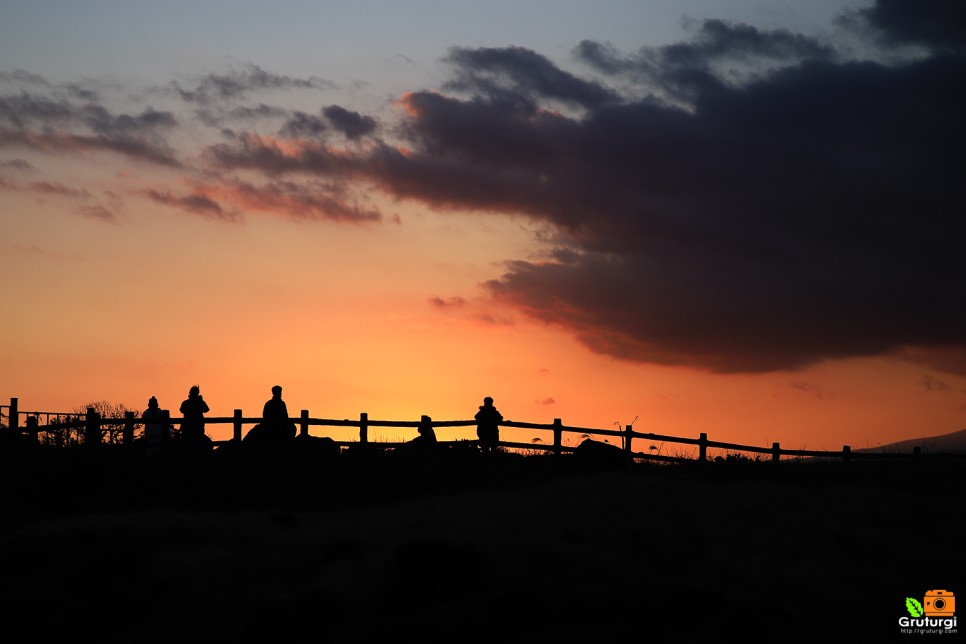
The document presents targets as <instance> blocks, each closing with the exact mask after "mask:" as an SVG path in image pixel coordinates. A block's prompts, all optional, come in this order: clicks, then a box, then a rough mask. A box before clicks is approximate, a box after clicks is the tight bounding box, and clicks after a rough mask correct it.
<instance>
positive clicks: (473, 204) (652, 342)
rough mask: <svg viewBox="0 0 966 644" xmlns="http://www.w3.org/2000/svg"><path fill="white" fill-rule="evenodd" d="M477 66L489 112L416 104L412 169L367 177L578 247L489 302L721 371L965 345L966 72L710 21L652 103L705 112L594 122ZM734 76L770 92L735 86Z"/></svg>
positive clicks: (513, 56)
mask: <svg viewBox="0 0 966 644" xmlns="http://www.w3.org/2000/svg"><path fill="white" fill-rule="evenodd" d="M909 6H915V3H912V4H911V5H909ZM461 51H462V50H458V51H457V52H456V53H454V54H453V55H451V56H450V61H451V62H453V63H454V64H455V65H457V70H456V73H455V78H456V81H455V82H454V83H453V84H452V85H451V86H452V87H454V88H458V89H460V90H465V91H468V92H470V95H469V96H466V97H463V98H457V97H452V96H445V95H441V94H438V93H433V92H417V93H413V94H410V95H409V96H407V97H406V99H405V101H404V104H405V106H406V108H407V110H408V113H409V119H408V122H407V124H406V125H407V129H406V132H407V136H408V137H409V143H410V145H409V146H408V147H409V149H408V151H406V152H405V153H404V152H402V151H399V150H396V149H395V148H391V147H389V146H383V147H381V148H378V149H376V150H374V151H372V152H370V153H369V157H368V158H365V159H359V160H358V165H357V166H356V167H355V168H354V170H353V171H354V172H356V173H363V172H365V173H367V174H366V176H367V177H368V178H369V179H371V180H372V181H375V182H377V183H378V184H379V185H380V186H381V187H382V188H383V189H385V190H387V191H389V192H391V193H393V194H396V195H399V196H404V197H410V198H415V199H419V200H422V201H424V202H426V203H429V204H432V205H435V206H442V207H447V208H465V209H474V210H475V209H484V210H494V211H503V212H513V213H524V214H528V215H530V216H531V217H534V218H537V219H540V220H543V221H545V222H548V223H550V224H552V225H553V226H554V227H555V228H556V229H557V230H558V231H560V233H561V237H560V239H561V250H560V252H558V253H556V254H555V255H554V256H553V257H550V258H548V259H547V260H546V261H539V262H538V261H530V262H522V261H518V262H510V263H508V264H507V269H506V272H505V274H504V275H503V276H502V277H501V278H500V279H497V280H493V281H491V282H489V283H488V284H487V285H486V288H487V290H488V291H489V292H490V293H491V294H492V296H493V297H494V298H496V299H497V300H499V301H502V302H504V303H506V304H508V305H510V306H512V307H514V308H517V309H519V310H521V311H523V312H525V313H527V314H528V315H530V316H532V317H534V318H537V319H540V320H543V321H545V322H548V323H553V324H559V325H561V326H563V327H565V328H567V329H569V330H571V331H572V332H573V333H574V335H575V336H576V337H578V338H579V339H580V340H581V341H582V342H583V343H584V344H585V345H586V346H588V347H589V348H591V349H592V350H594V351H597V352H600V353H604V354H608V355H612V356H615V357H619V358H623V359H628V360H635V361H644V362H652V363H658V364H667V365H687V366H693V367H698V368H701V369H706V370H710V371H715V372H760V371H769V370H784V369H797V368H801V367H804V366H807V365H810V364H813V363H815V362H818V361H821V360H826V359H834V358H847V357H853V356H868V355H879V354H895V353H896V352H900V351H903V350H904V348H906V347H934V346H944V347H945V346H953V347H960V346H963V345H966V327H963V326H962V325H961V324H959V320H961V319H962V318H963V316H964V315H966V297H964V295H966V294H964V292H963V283H964V281H963V277H964V271H963V268H962V262H961V260H960V259H959V258H960V256H961V250H960V240H961V239H963V238H964V235H966V221H964V220H963V218H962V216H961V213H962V212H966V195H964V193H963V191H962V189H961V188H960V184H961V174H962V172H961V170H962V162H961V160H960V153H961V150H962V149H963V147H964V145H966V135H964V130H963V128H962V126H961V120H962V118H961V115H962V114H963V113H966V111H964V110H966V65H964V61H963V58H962V57H960V56H958V55H953V54H949V53H948V52H947V51H946V50H943V51H941V52H939V53H937V54H935V55H933V56H928V57H919V58H917V59H915V60H912V61H907V62H904V63H901V64H884V63H873V62H857V61H846V60H838V59H837V58H836V56H834V55H833V52H832V51H831V50H830V49H828V48H827V47H824V46H822V45H821V44H819V43H817V42H816V41H814V40H811V39H809V38H805V37H799V36H796V35H794V34H791V33H788V32H774V31H772V32H760V31H758V30H755V29H752V28H746V27H741V26H738V27H736V26H734V25H728V24H726V23H719V22H714V21H710V22H707V23H705V24H704V27H703V28H702V30H701V31H700V32H699V33H698V35H697V36H696V39H695V40H694V41H693V42H691V43H684V44H683V45H681V46H679V47H674V46H672V47H668V48H663V49H662V50H660V52H658V53H659V55H656V56H652V57H651V58H650V59H649V60H648V61H647V62H648V63H649V64H650V65H652V67H653V70H654V73H653V74H651V76H650V77H649V78H648V79H647V80H648V82H650V81H651V80H652V79H654V78H659V79H665V80H666V79H672V80H674V81H675V82H676V83H677V87H684V86H685V81H684V80H682V79H690V80H689V81H688V82H687V87H688V95H687V100H688V102H687V104H686V105H679V104H677V103H675V104H672V103H666V102H663V101H662V100H660V99H659V98H656V97H653V96H645V97H644V98H643V99H640V98H633V97H631V96H628V97H627V98H625V99H624V100H622V101H614V100H606V101H605V100H600V101H591V100H583V102H581V103H580V104H581V105H583V106H585V107H586V108H587V111H586V113H585V114H583V115H581V116H579V117H576V116H567V115H564V114H561V113H559V112H556V111H541V110H540V109H538V108H536V107H535V105H534V103H533V101H532V98H533V97H534V95H540V96H544V97H554V98H557V99H562V98H564V97H566V96H576V95H579V94H580V93H579V92H577V91H576V90H574V91H572V92H571V93H570V94H568V93H567V92H565V91H563V90H562V89H558V88H557V85H554V83H548V84H545V85H540V83H535V82H534V81H533V79H534V77H535V72H534V70H535V69H538V70H539V71H540V74H538V75H537V76H538V77H539V78H545V79H564V78H569V77H568V76H567V75H566V74H565V73H564V72H561V74H560V75H556V74H554V73H551V71H552V70H551V69H550V67H552V64H551V63H549V61H547V60H546V59H540V58H535V57H531V56H528V55H525V54H524V53H523V52H521V51H520V50H518V49H513V48H511V49H507V50H502V51H500V52H497V51H494V50H485V51H480V50H472V51H469V50H466V51H465V52H462V53H460V52H461ZM594 51H595V53H594V55H597V56H599V57H602V59H603V60H607V61H611V63H610V64H611V69H612V70H614V69H617V68H618V67H619V64H618V63H619V59H618V58H615V57H614V56H613V52H608V51H607V49H606V47H603V46H601V47H598V48H596V50H594ZM652 53H653V52H652ZM726 57H727V58H728V59H729V60H741V59H742V57H744V58H747V59H748V60H749V61H750V63H751V64H752V65H753V66H755V67H754V73H749V74H747V75H739V76H737V77H728V78H725V77H723V76H722V75H721V72H720V71H718V70H717V69H716V67H715V65H714V63H716V62H718V61H720V60H723V59H724V58H726ZM762 57H764V58H767V59H768V60H769V61H771V64H772V65H773V66H772V67H768V68H761V67H757V66H756V65H757V62H758V60H759V59H761V58H762ZM783 60H785V61H787V64H779V63H781V61H783ZM521 61H522V62H521ZM528 61H529V63H530V64H529V65H527V64H524V63H527V62H528ZM511 62H512V63H513V64H511ZM632 62H635V61H630V62H627V65H628V66H630V64H631V63H632ZM604 67H606V65H605V66H604ZM481 70H485V71H486V75H484V76H480V74H481V73H482V72H481ZM736 78H737V79H738V80H736ZM534 85H536V86H537V87H538V88H541V89H534ZM564 85H565V84H564ZM548 87H550V88H551V89H547V88H548ZM514 93H516V94H517V96H516V98H517V100H513V97H512V96H511V97H510V98H508V95H512V94H514ZM287 160H288V162H294V161H295V159H294V158H292V157H288V159H287ZM303 160H304V159H303ZM276 161H278V160H276ZM298 165H299V166H300V167H301V169H302V170H306V169H308V167H309V166H308V165H307V164H306V163H299V164H298ZM323 165H324V164H318V163H317V164H315V165H314V168H315V169H316V170H317V171H322V172H324V171H325V170H322V168H323ZM275 167H281V164H279V163H276V164H275ZM343 167H345V166H343ZM290 169H291V168H290Z"/></svg>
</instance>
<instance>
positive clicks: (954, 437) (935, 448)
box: [854, 429, 966, 454]
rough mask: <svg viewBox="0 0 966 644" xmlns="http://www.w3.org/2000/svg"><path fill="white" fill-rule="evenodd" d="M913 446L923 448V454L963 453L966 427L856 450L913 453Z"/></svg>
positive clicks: (964, 451) (965, 446) (965, 443)
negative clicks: (950, 431)
mask: <svg viewBox="0 0 966 644" xmlns="http://www.w3.org/2000/svg"><path fill="white" fill-rule="evenodd" d="M913 447H920V448H922V453H923V454H962V453H966V429H961V430H959V431H958V432H953V433H951V434H942V435H941V436H929V437H923V438H910V439H908V440H904V441H897V442H895V443H889V444H888V445H880V446H877V447H868V448H865V449H857V450H854V451H856V452H890V453H899V454H911V453H912V448H913Z"/></svg>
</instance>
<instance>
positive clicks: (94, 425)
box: [84, 407, 101, 447]
mask: <svg viewBox="0 0 966 644" xmlns="http://www.w3.org/2000/svg"><path fill="white" fill-rule="evenodd" d="M100 442H101V417H100V414H98V413H97V411H96V410H95V409H94V408H93V407H88V408H87V416H86V418H85V421H84V446H85V447H94V446H95V445H97V444H98V443H100Z"/></svg>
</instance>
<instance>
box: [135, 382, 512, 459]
mask: <svg viewBox="0 0 966 644" xmlns="http://www.w3.org/2000/svg"><path fill="white" fill-rule="evenodd" d="M179 409H180V411H181V415H182V421H181V427H180V430H179V432H178V434H177V439H178V440H179V441H180V443H181V444H182V445H184V446H188V447H203V448H207V449H211V448H212V447H213V443H212V441H211V438H209V437H208V435H207V434H205V414H206V413H208V411H210V409H209V407H208V403H206V402H205V399H204V398H203V397H202V395H201V388H200V387H199V386H198V385H193V386H192V387H191V388H190V389H189V390H188V397H187V398H186V399H185V400H184V402H182V403H181V407H180V408H179ZM141 420H142V421H143V422H144V437H143V438H142V441H143V442H144V443H146V444H147V445H148V446H161V445H162V444H164V443H165V442H166V441H168V440H170V439H171V438H172V431H171V430H172V427H171V424H170V418H169V415H168V412H167V411H165V410H162V409H161V407H160V405H159V404H158V399H157V398H156V397H154V396H151V398H150V399H149V400H148V407H147V409H145V410H144V413H143V414H141ZM475 420H476V435H477V438H478V439H479V447H480V450H481V451H483V452H485V453H492V452H494V451H496V448H497V446H498V445H499V443H500V423H501V422H503V415H502V414H501V413H500V412H499V411H498V410H497V408H496V407H494V406H493V398H491V397H490V396H487V397H486V398H484V399H483V404H482V405H480V409H479V411H478V412H476V415H475ZM417 432H418V434H419V435H418V436H417V437H416V438H414V439H413V440H411V441H410V444H411V445H414V446H417V447H427V446H432V445H435V444H436V443H437V439H436V431H435V430H434V429H433V419H432V418H430V417H429V416H425V415H424V416H422V417H421V418H420V421H419V426H418V427H417ZM295 436H296V428H295V423H294V422H293V421H292V419H291V418H290V417H289V415H288V407H287V406H286V404H285V401H284V400H282V387H281V385H275V386H274V387H272V397H271V398H270V399H268V400H267V401H266V402H265V405H264V407H263V408H262V422H260V423H258V424H257V425H255V426H254V427H252V428H251V430H249V432H248V433H247V434H245V437H244V438H243V439H242V443H244V444H245V445H249V446H252V447H262V448H264V447H271V446H280V445H284V444H286V443H287V442H288V441H291V440H292V439H294V438H295Z"/></svg>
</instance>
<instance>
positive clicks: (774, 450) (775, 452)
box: [771, 443, 782, 463]
mask: <svg viewBox="0 0 966 644" xmlns="http://www.w3.org/2000/svg"><path fill="white" fill-rule="evenodd" d="M781 457H782V448H781V446H780V445H779V444H778V443H772V444H771V460H772V461H774V462H775V463H777V462H778V461H779V460H780V459H781Z"/></svg>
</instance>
